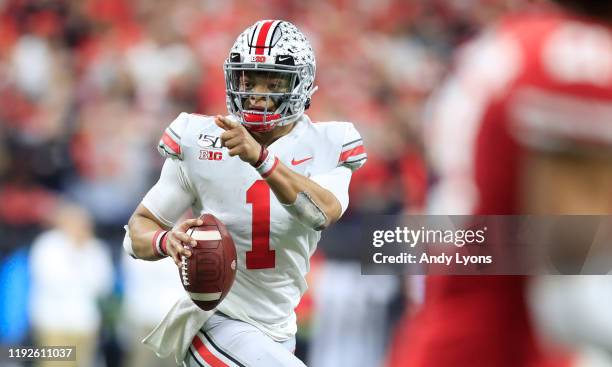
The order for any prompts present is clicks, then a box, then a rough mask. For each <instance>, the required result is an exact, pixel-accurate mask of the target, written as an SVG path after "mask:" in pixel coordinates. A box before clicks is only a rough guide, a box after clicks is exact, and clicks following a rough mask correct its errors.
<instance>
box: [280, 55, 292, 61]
mask: <svg viewBox="0 0 612 367" xmlns="http://www.w3.org/2000/svg"><path fill="white" fill-rule="evenodd" d="M290 58H291V56H279V57H278V61H279V62H283V61H285V60H289V59H290Z"/></svg>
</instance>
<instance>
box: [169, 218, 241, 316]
mask: <svg viewBox="0 0 612 367" xmlns="http://www.w3.org/2000/svg"><path fill="white" fill-rule="evenodd" d="M200 219H202V220H203V221H204V224H202V225H201V226H199V227H192V228H190V229H189V230H188V231H187V234H189V235H190V236H191V237H192V238H193V239H194V240H196V241H197V242H198V244H197V246H196V247H194V248H192V249H191V256H190V257H189V258H186V257H183V259H182V265H181V268H180V270H179V273H180V276H181V282H182V283H183V287H184V288H185V290H186V291H187V293H188V294H189V296H190V297H191V300H192V301H193V302H194V303H195V304H196V305H198V307H200V308H201V309H203V310H206V311H208V310H212V309H213V308H215V307H216V306H217V305H218V304H219V303H220V302H221V301H222V300H223V298H225V296H226V295H227V293H228V292H229V290H230V288H231V287H232V284H233V283H234V278H235V276H236V267H237V265H238V264H237V261H238V260H237V258H236V246H235V245H234V241H233V240H232V236H231V235H230V234H229V232H228V231H227V228H226V227H225V225H224V224H223V223H221V221H219V220H218V219H217V218H215V217H214V216H213V215H212V214H204V215H202V216H201V217H200Z"/></svg>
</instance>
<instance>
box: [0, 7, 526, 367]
mask: <svg viewBox="0 0 612 367" xmlns="http://www.w3.org/2000/svg"><path fill="white" fill-rule="evenodd" d="M524 2H525V1H523V0H515V1H508V0H411V1H405V0H377V1H369V0H358V1H348V0H333V1H328V0H310V1H301V0H291V1H284V0H252V1H246V0H224V1H216V0H181V1H170V0H159V1H158V0H155V1H154V0H130V1H128V0H0V233H1V236H0V346H7V345H32V344H35V343H40V344H42V345H52V344H54V343H55V344H57V342H58V341H60V344H69V345H73V344H77V345H79V350H80V351H81V353H80V354H79V358H80V361H79V365H82V366H90V365H92V366H135V367H138V366H154V365H156V364H155V363H157V362H155V361H154V360H153V359H152V357H153V354H152V353H151V352H149V351H147V350H144V349H142V347H141V346H140V345H139V343H138V341H139V340H140V339H141V338H142V337H143V336H144V335H146V333H147V332H148V331H149V330H150V329H151V328H152V327H153V326H154V325H155V324H156V323H157V322H158V321H159V320H160V319H161V317H162V316H163V315H164V313H165V312H166V311H167V310H168V309H169V307H170V306H171V305H172V304H173V303H174V301H175V300H176V298H177V297H178V295H179V294H180V292H181V291H182V288H181V285H180V282H179V278H178V276H177V275H176V274H175V272H176V269H174V265H173V264H172V263H171V262H170V261H160V262H156V263H144V262H136V261H132V260H128V259H127V258H126V256H125V255H124V254H123V250H122V247H121V241H122V238H123V234H124V233H123V225H124V224H125V223H126V222H127V219H128V217H129V215H130V214H131V213H132V211H133V210H134V208H135V207H136V206H137V205H138V203H139V202H140V200H141V199H142V197H143V196H144V194H145V193H146V191H147V190H148V189H149V187H151V185H152V184H153V183H154V182H155V181H156V179H157V177H158V174H159V170H160V168H161V165H162V163H163V162H162V159H161V157H159V155H158V154H157V151H156V149H155V147H156V144H157V141H158V139H159V137H160V135H161V133H162V131H163V129H164V128H165V127H166V126H167V125H168V124H169V122H170V121H172V120H173V119H174V118H175V117H176V116H177V115H178V114H179V113H180V112H181V111H187V112H197V113H203V114H219V113H225V112H226V107H225V90H224V88H225V84H224V80H223V72H222V64H223V61H224V59H225V58H226V56H227V53H228V51H229V49H230V47H231V45H232V43H233V42H234V40H235V38H236V36H237V35H238V34H239V33H240V32H241V31H242V30H243V29H245V28H246V27H247V26H249V25H251V24H252V23H254V22H255V21H256V20H258V19H272V18H281V19H286V20H289V21H291V22H293V23H295V24H296V25H297V26H298V28H300V29H301V30H302V31H303V32H304V33H305V34H306V35H307V37H308V38H309V39H310V40H311V42H312V44H313V47H314V49H315V52H316V56H317V85H318V86H319V91H318V92H317V94H316V95H315V96H314V99H313V104H312V107H311V109H310V110H309V111H308V114H309V115H310V116H311V117H312V118H313V119H314V120H319V121H327V120H342V121H352V122H354V123H355V124H356V125H357V127H358V129H359V130H360V132H361V133H362V135H363V136H364V139H365V141H366V145H367V149H368V153H369V161H368V164H367V165H366V166H364V168H362V169H361V170H359V171H358V173H357V174H355V175H354V179H353V182H352V186H351V206H350V209H349V212H348V213H347V214H346V215H345V218H343V220H342V221H341V222H340V224H338V225H336V226H335V227H333V228H331V229H330V230H329V231H328V232H326V233H325V235H324V238H323V240H322V242H321V246H320V248H321V250H320V251H318V252H317V254H316V255H315V258H314V259H313V272H312V273H311V275H310V276H311V282H310V284H311V289H310V291H309V292H308V293H307V296H306V297H305V298H304V300H303V301H302V303H301V304H300V307H299V309H298V312H299V316H298V318H299V320H300V331H299V335H298V336H299V345H298V350H297V353H298V355H299V356H300V358H302V359H303V360H305V361H306V362H307V363H308V365H309V366H315V367H316V366H334V365H336V366H337V365H355V366H356V365H362V366H375V365H381V364H382V363H384V359H385V353H386V348H387V345H388V344H389V343H388V342H387V341H388V340H389V335H390V333H392V331H393V329H392V326H393V320H394V319H396V318H397V317H399V315H400V314H401V312H402V311H403V309H404V308H405V301H404V294H403V293H404V292H403V289H405V284H404V281H403V280H401V279H396V278H393V277H380V278H377V277H360V275H359V263H358V259H357V258H356V257H355V251H354V249H353V248H351V242H353V241H349V240H347V239H350V238H351V237H350V236H351V235H354V233H355V231H353V229H354V228H355V227H356V226H359V222H360V220H361V218H364V216H367V215H369V214H381V213H383V214H390V213H398V212H402V211H406V212H411V213H419V212H420V211H421V210H422V209H423V205H424V201H425V192H426V189H427V185H428V182H427V172H426V165H425V163H424V159H423V155H422V146H421V138H420V136H421V128H422V123H423V121H422V118H421V116H422V115H423V110H424V109H425V107H426V101H427V98H428V97H429V95H430V94H431V93H432V91H433V90H434V89H435V88H436V86H438V85H439V83H440V81H441V79H442V78H443V77H444V76H445V74H446V73H448V71H449V69H450V65H451V64H452V52H453V50H454V49H456V48H457V47H458V46H460V45H461V44H462V43H463V42H465V41H466V40H468V39H470V37H472V36H473V35H474V34H476V33H477V32H478V31H479V30H480V29H481V28H482V27H483V26H484V25H486V24H488V23H489V22H491V21H493V20H495V19H496V18H497V17H498V16H499V15H500V14H502V13H505V12H507V11H508V10H510V9H513V8H516V7H520V6H521V5H522V4H523V3H524ZM339 238H342V239H343V240H342V241H340V240H338V239H339ZM347 310H350V312H347ZM321 325H325V327H321ZM358 348H361V349H358ZM347 351H349V352H348V353H347ZM347 358H353V359H354V361H355V362H350V361H347ZM159 363H160V364H159V365H171V363H170V362H169V361H161V362H159Z"/></svg>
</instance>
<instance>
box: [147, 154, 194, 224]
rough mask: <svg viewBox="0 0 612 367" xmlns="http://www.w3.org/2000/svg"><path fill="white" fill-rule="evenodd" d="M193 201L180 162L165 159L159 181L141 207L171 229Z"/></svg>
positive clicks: (192, 195) (191, 192)
mask: <svg viewBox="0 0 612 367" xmlns="http://www.w3.org/2000/svg"><path fill="white" fill-rule="evenodd" d="M195 199H196V198H195V196H194V194H193V191H192V190H191V186H190V184H189V180H188V178H187V177H186V175H185V173H184V172H183V170H182V168H181V162H179V161H176V160H173V159H166V162H165V163H164V167H163V168H162V171H161V175H160V177H159V181H157V183H156V184H155V185H154V186H153V187H152V188H151V190H149V192H148V193H147V194H146V195H145V197H144V199H142V205H144V206H145V207H146V208H147V209H149V211H150V212H151V213H153V215H155V217H156V218H157V219H158V220H159V221H160V222H161V223H163V224H164V225H165V226H166V227H172V226H173V225H174V224H175V223H176V222H177V221H178V219H179V218H180V217H181V216H182V215H183V214H184V213H185V211H187V209H189V208H190V207H191V205H192V204H193V203H194V202H195Z"/></svg>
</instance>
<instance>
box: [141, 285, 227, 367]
mask: <svg viewBox="0 0 612 367" xmlns="http://www.w3.org/2000/svg"><path fill="white" fill-rule="evenodd" d="M213 313H215V310H211V311H204V310H202V309H200V308H199V307H198V306H196V305H195V304H194V303H193V302H192V301H191V299H190V298H189V296H187V295H185V296H183V297H182V298H180V299H179V300H178V301H177V302H176V303H175V304H174V306H172V308H171V309H170V311H168V314H166V316H165V317H164V318H163V320H162V321H161V322H160V323H159V325H157V326H156V327H155V329H153V331H152V332H151V333H150V334H149V335H147V337H146V338H144V339H143V340H142V342H143V343H144V344H145V345H146V346H147V347H149V348H151V349H152V350H153V351H154V352H155V354H156V355H157V356H158V357H161V358H165V357H168V356H169V355H170V354H171V353H172V352H174V353H175V359H176V363H177V364H178V365H181V364H182V363H183V359H184V358H185V354H186V353H187V349H188V348H189V346H190V345H191V341H192V340H193V337H194V336H195V335H196V333H197V332H198V330H200V328H201V327H202V326H203V325H204V323H205V322H206V320H208V318H209V317H210V316H212V314H213Z"/></svg>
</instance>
